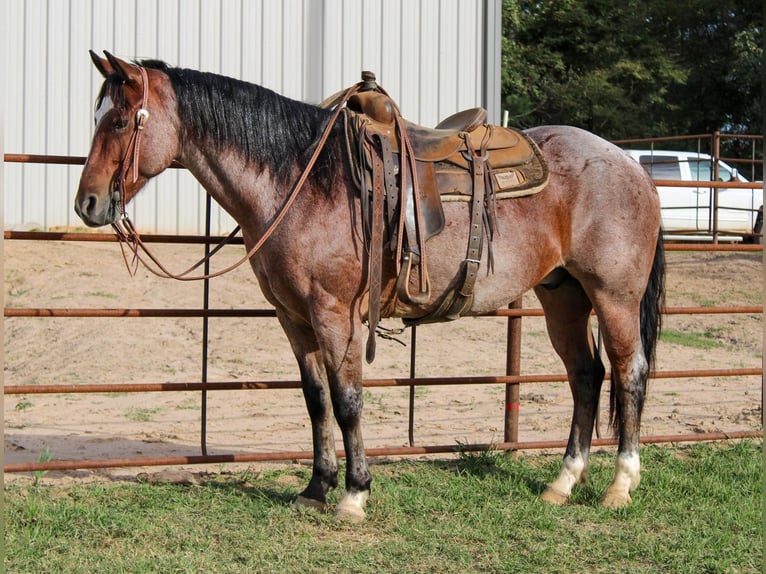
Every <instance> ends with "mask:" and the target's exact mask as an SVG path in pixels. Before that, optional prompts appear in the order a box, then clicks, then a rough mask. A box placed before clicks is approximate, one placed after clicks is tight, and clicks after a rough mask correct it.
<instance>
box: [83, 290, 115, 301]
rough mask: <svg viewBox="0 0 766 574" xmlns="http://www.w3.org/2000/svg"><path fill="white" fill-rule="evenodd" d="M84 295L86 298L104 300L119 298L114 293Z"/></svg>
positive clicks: (98, 292) (95, 292)
mask: <svg viewBox="0 0 766 574" xmlns="http://www.w3.org/2000/svg"><path fill="white" fill-rule="evenodd" d="M85 295H86V296H88V297H104V298H106V299H117V298H118V297H119V296H118V295H115V294H114V293H104V292H103V291H88V292H87V293H85Z"/></svg>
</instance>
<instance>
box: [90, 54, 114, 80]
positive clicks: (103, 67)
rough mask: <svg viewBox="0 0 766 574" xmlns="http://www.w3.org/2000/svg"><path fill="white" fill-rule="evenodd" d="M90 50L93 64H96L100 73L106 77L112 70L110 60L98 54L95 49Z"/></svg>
mask: <svg viewBox="0 0 766 574" xmlns="http://www.w3.org/2000/svg"><path fill="white" fill-rule="evenodd" d="M88 51H89V52H90V59H91V60H92V61H93V65H94V66H96V69H97V70H98V71H99V73H100V74H101V75H102V76H104V78H106V77H107V76H108V75H109V74H110V73H111V71H112V68H111V66H110V65H109V62H108V61H107V60H105V59H104V58H102V57H100V56H99V55H98V54H96V53H95V52H94V51H93V50H88Z"/></svg>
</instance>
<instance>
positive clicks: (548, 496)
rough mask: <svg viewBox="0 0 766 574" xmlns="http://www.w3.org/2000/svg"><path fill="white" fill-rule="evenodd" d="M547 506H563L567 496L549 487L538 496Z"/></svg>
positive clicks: (567, 499)
mask: <svg viewBox="0 0 766 574" xmlns="http://www.w3.org/2000/svg"><path fill="white" fill-rule="evenodd" d="M540 498H542V499H543V500H544V501H545V502H547V503H548V504H555V505H556V506H563V505H564V504H566V503H567V502H568V501H569V496H568V495H566V494H564V493H563V492H561V491H559V490H555V489H554V488H551V487H550V486H549V487H548V488H546V489H545V491H544V492H543V493H542V494H541V495H540Z"/></svg>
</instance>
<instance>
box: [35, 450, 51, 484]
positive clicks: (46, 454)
mask: <svg viewBox="0 0 766 574" xmlns="http://www.w3.org/2000/svg"><path fill="white" fill-rule="evenodd" d="M52 460H53V455H52V454H51V450H50V449H49V448H48V447H47V446H46V447H45V450H44V451H43V452H41V453H40V456H38V457H37V462H50V461H52ZM46 474H48V471H47V470H36V471H35V479H34V483H33V484H34V486H38V485H39V484H40V480H41V479H42V478H43V477H44V476H45V475H46Z"/></svg>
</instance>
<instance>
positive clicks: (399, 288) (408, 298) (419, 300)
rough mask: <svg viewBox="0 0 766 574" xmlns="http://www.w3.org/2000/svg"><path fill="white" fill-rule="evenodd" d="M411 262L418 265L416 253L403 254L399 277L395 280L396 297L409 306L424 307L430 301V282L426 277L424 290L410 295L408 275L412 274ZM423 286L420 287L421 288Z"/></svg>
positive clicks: (418, 258) (418, 259)
mask: <svg viewBox="0 0 766 574" xmlns="http://www.w3.org/2000/svg"><path fill="white" fill-rule="evenodd" d="M413 262H414V264H415V265H417V264H418V263H420V257H419V256H418V255H417V253H413V252H411V251H410V252H409V253H405V254H404V257H402V263H403V265H402V269H401V271H399V277H397V279H396V295H397V297H399V300H400V301H403V302H404V303H409V304H411V305H426V304H427V303H428V302H429V301H430V300H431V282H430V281H429V280H428V277H427V276H426V284H425V289H424V290H421V291H419V292H418V293H417V295H413V294H412V293H410V274H411V273H412V265H413ZM422 287H423V286H422V285H421V288H422Z"/></svg>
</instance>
